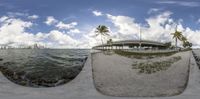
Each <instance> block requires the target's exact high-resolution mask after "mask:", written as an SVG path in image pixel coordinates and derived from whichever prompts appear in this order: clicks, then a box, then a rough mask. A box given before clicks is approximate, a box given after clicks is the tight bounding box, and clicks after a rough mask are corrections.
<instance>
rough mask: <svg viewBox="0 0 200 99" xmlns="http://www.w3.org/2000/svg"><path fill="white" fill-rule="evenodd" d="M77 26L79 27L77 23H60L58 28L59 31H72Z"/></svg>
mask: <svg viewBox="0 0 200 99" xmlns="http://www.w3.org/2000/svg"><path fill="white" fill-rule="evenodd" d="M76 25H78V23H77V22H71V23H69V24H66V23H63V22H59V23H58V24H57V25H56V27H57V28H59V29H66V30H68V29H71V28H74V27H75V26H76Z"/></svg>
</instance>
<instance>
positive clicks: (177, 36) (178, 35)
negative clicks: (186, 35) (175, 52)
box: [171, 26, 183, 48]
mask: <svg viewBox="0 0 200 99" xmlns="http://www.w3.org/2000/svg"><path fill="white" fill-rule="evenodd" d="M171 34H172V35H173V38H174V39H175V47H176V48H177V41H178V40H180V41H181V40H182V36H183V35H182V32H180V31H178V30H177V26H176V30H175V32H174V33H171Z"/></svg>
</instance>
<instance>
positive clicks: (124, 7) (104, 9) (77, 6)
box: [0, 0, 200, 48]
mask: <svg viewBox="0 0 200 99" xmlns="http://www.w3.org/2000/svg"><path fill="white" fill-rule="evenodd" d="M0 9H1V10H0V18H2V19H3V17H5V16H6V17H8V18H7V19H6V20H7V21H6V20H3V21H2V22H1V23H0V26H1V27H0V33H1V32H3V31H5V30H3V29H5V28H6V24H7V25H9V24H8V23H9V22H8V20H11V19H12V22H10V24H11V25H12V24H13V26H12V27H14V26H16V25H14V24H18V21H20V22H22V23H23V22H25V23H28V22H29V23H30V24H31V25H30V26H23V25H22V24H20V25H19V24H18V25H19V26H18V27H16V28H15V27H14V29H17V28H21V29H22V31H18V32H21V33H17V32H16V33H11V32H10V31H8V30H6V32H7V33H5V32H3V33H1V34H0V37H1V38H4V40H3V41H2V44H11V45H12V46H19V45H31V44H33V43H39V44H44V45H47V46H50V47H58V48H68V47H78V48H79V47H91V46H94V45H97V44H99V43H98V42H97V41H98V38H95V39H94V37H93V36H92V31H93V30H94V28H95V27H97V26H98V25H99V24H104V25H107V26H108V27H109V28H110V30H111V32H112V33H111V34H112V37H114V38H115V39H116V40H121V39H137V28H138V26H137V25H147V27H144V28H145V30H144V32H145V33H144V35H146V34H147V33H146V32H154V34H153V33H152V35H153V36H154V35H157V34H158V32H159V33H160V35H164V36H163V37H161V36H159V37H157V38H156V40H157V41H169V40H171V38H168V37H166V36H167V35H166V32H169V31H170V32H171V31H172V30H173V29H172V28H173V26H170V27H171V28H170V30H169V31H168V30H166V26H168V25H172V23H174V24H175V23H176V24H178V25H179V29H180V30H181V31H183V32H185V35H189V36H190V35H191V34H195V35H197V37H198V36H199V35H200V32H199V30H200V13H199V10H198V9H200V1H199V0H84V1H83V0H59V1H58V0H1V1H0ZM94 12H98V13H101V14H100V15H96V14H95V13H94ZM109 15H110V16H109ZM159 15H160V17H161V19H160V20H162V21H165V22H164V24H160V23H159V22H161V21H159V22H158V24H157V28H158V30H157V31H152V30H155V28H156V26H155V28H154V25H155V24H151V23H148V21H147V20H149V22H150V21H151V22H154V21H153V19H155V20H157V21H158V20H159ZM31 16H32V17H33V16H35V17H34V18H31ZM120 16H121V17H120ZM48 17H53V19H54V21H55V22H53V23H50V24H47V23H45V22H47V19H48ZM14 19H15V21H13V20H14ZM16 20H18V21H16ZM127 20H129V22H130V23H129V22H128V21H127ZM169 20H173V22H172V23H170V22H168V21H169ZM157 21H156V22H157ZM25 23H24V24H25ZM59 23H63V24H60V25H58V24H59ZM70 23H74V25H73V26H71V27H66V25H69V24H70ZM75 23H76V24H75ZM161 23H162V22H161ZM150 24H151V25H152V26H151V25H150ZM63 25H65V26H63ZM126 25H128V26H126ZM158 25H159V26H158ZM124 26H125V27H124ZM148 26H149V27H148ZM160 26H161V27H162V26H163V27H164V29H161V27H160ZM7 27H9V26H7ZM10 27H11V26H10ZM159 27H160V29H159ZM157 28H156V29H157ZM6 29H8V28H6ZM72 30H78V31H76V32H77V33H73V32H70V31H72ZM16 31H17V30H16ZM122 32H123V33H122ZM124 32H127V33H124ZM128 32H132V33H133V34H130V33H128ZM38 33H40V34H38ZM164 33H165V34H164ZM3 34H4V35H3ZM6 34H7V35H9V34H11V35H15V36H16V37H18V36H19V35H21V34H22V35H24V36H23V37H24V38H26V36H27V35H28V37H30V36H32V37H30V42H29V43H28V44H26V43H23V42H24V40H22V39H17V38H16V39H15V40H13V38H8V37H4V36H5V35H6ZM37 34H38V35H40V36H42V37H40V36H38V35H37ZM57 34H58V35H57ZM121 35H125V36H124V37H123V36H122V37H121V38H120V36H121ZM130 35H135V36H131V38H128V37H130ZM147 35H149V34H147ZM153 36H152V38H150V39H153ZM59 37H65V38H61V40H59ZM18 38H20V37H18ZM65 39H69V40H65ZM105 39H106V38H105ZM144 39H148V38H145V36H144ZM161 39H165V40H161ZM193 39H195V38H192V37H191V42H193V43H194V45H196V46H199V45H200V42H196V41H194V40H193ZM20 40H21V41H20ZM70 40H72V42H73V43H68V42H70ZM153 40H155V39H153ZM88 41H92V42H93V43H91V42H88ZM2 44H1V45H2ZM83 44H85V45H84V46H82V45H83ZM74 45H76V46H74Z"/></svg>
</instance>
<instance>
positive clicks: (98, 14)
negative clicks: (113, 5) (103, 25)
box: [92, 10, 103, 16]
mask: <svg viewBox="0 0 200 99" xmlns="http://www.w3.org/2000/svg"><path fill="white" fill-rule="evenodd" d="M92 13H93V14H94V15H95V16H102V15H103V14H102V12H100V11H96V10H95V11H92Z"/></svg>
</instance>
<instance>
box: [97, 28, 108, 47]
mask: <svg viewBox="0 0 200 99" xmlns="http://www.w3.org/2000/svg"><path fill="white" fill-rule="evenodd" d="M95 33H96V36H99V35H100V36H101V43H102V44H103V36H109V34H108V33H109V30H108V27H106V26H105V25H99V26H98V27H97V28H96V30H95Z"/></svg>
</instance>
